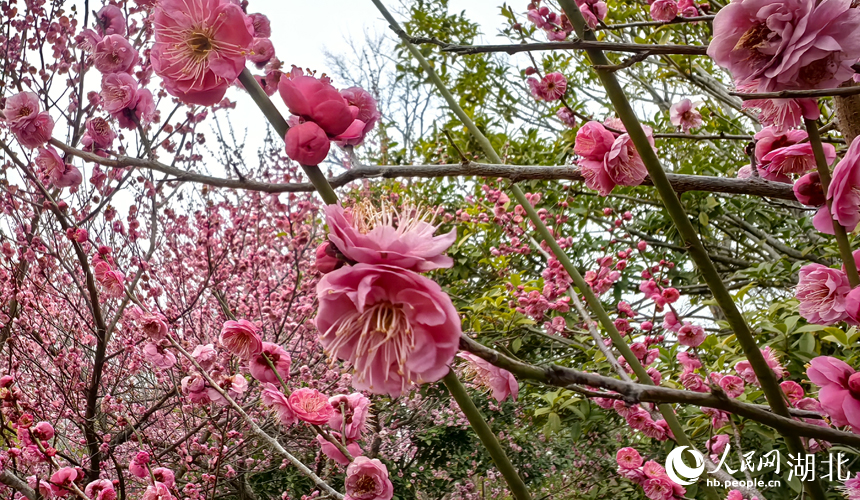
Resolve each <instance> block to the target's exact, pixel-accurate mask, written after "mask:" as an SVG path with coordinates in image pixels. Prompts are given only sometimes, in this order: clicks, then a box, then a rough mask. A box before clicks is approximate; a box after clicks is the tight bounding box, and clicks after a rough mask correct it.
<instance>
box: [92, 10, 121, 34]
mask: <svg viewBox="0 0 860 500" xmlns="http://www.w3.org/2000/svg"><path fill="white" fill-rule="evenodd" d="M96 17H97V18H98V22H97V23H96V26H98V29H99V33H101V34H102V35H103V36H108V35H120V36H125V35H126V33H127V32H128V27H127V26H126V22H125V16H124V15H123V14H122V10H121V9H120V8H119V7H117V6H116V5H110V4H108V5H105V6H104V7H102V8H101V10H99V11H98V13H97V15H96Z"/></svg>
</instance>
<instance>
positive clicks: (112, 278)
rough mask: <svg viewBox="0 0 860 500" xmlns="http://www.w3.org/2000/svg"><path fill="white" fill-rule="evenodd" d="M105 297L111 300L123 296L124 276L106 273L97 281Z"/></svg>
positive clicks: (115, 272) (110, 272)
mask: <svg viewBox="0 0 860 500" xmlns="http://www.w3.org/2000/svg"><path fill="white" fill-rule="evenodd" d="M99 283H100V284H101V286H102V288H103V289H104V294H105V296H106V297H110V298H113V299H116V298H119V297H122V296H123V295H125V275H124V274H122V273H121V272H119V271H108V272H106V273H104V275H103V277H102V278H101V279H100V280H99Z"/></svg>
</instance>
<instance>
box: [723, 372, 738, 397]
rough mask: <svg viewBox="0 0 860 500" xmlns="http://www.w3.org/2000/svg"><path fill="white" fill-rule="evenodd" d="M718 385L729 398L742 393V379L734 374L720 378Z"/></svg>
mask: <svg viewBox="0 0 860 500" xmlns="http://www.w3.org/2000/svg"><path fill="white" fill-rule="evenodd" d="M719 385H720V387H722V388H723V390H724V391H726V395H727V396H728V397H730V398H736V397H738V396H740V395H741V394H743V393H744V380H743V379H742V378H740V377H736V376H735V375H726V376H725V377H723V378H721V379H720V382H719Z"/></svg>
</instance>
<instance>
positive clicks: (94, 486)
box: [84, 479, 117, 500]
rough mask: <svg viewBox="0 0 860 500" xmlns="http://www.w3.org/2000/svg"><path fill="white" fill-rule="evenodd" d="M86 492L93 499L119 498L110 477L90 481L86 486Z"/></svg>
mask: <svg viewBox="0 0 860 500" xmlns="http://www.w3.org/2000/svg"><path fill="white" fill-rule="evenodd" d="M84 494H86V495H87V496H88V497H89V498H90V499H91V500H116V498H117V494H116V490H115V489H114V487H113V482H111V481H110V480H108V479H96V480H95V481H93V482H91V483H89V484H88V485H87V486H86V488H84Z"/></svg>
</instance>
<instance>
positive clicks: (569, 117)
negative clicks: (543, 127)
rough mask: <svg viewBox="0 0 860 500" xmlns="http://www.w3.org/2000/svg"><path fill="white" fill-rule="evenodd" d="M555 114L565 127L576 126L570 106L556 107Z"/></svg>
mask: <svg viewBox="0 0 860 500" xmlns="http://www.w3.org/2000/svg"><path fill="white" fill-rule="evenodd" d="M555 116H557V117H558V119H559V120H561V123H564V124H565V125H566V126H567V127H570V128H574V127H576V115H574V114H573V112H572V111H571V110H570V108H566V107H561V108H558V111H556V112H555Z"/></svg>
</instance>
